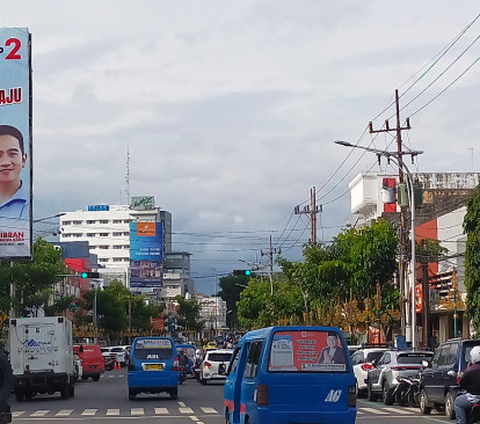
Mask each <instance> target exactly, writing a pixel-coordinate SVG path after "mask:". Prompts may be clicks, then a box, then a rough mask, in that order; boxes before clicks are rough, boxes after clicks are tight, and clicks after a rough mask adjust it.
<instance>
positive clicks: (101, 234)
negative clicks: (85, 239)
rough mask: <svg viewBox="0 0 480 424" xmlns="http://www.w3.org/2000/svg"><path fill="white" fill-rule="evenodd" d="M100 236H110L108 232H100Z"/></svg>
mask: <svg viewBox="0 0 480 424" xmlns="http://www.w3.org/2000/svg"><path fill="white" fill-rule="evenodd" d="M99 236H100V237H108V233H100V234H99Z"/></svg>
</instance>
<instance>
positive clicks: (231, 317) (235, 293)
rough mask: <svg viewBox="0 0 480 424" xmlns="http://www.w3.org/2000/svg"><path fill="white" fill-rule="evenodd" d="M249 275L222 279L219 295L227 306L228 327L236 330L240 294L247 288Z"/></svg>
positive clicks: (230, 276) (229, 276)
mask: <svg viewBox="0 0 480 424" xmlns="http://www.w3.org/2000/svg"><path fill="white" fill-rule="evenodd" d="M249 279H250V277H249V276H247V275H228V276H226V277H222V278H220V282H219V285H220V291H219V292H218V295H219V296H220V297H221V298H222V299H223V300H224V301H225V303H226V304H227V311H228V313H227V327H228V328H236V327H237V325H238V320H237V302H238V301H239V300H240V293H241V292H242V291H243V290H244V289H245V287H247V284H248V280H249Z"/></svg>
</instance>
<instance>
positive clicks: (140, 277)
mask: <svg viewBox="0 0 480 424" xmlns="http://www.w3.org/2000/svg"><path fill="white" fill-rule="evenodd" d="M162 239H163V237H162V223H161V222H131V223H130V287H157V288H160V287H162V285H163V249H162Z"/></svg>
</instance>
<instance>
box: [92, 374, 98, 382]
mask: <svg viewBox="0 0 480 424" xmlns="http://www.w3.org/2000/svg"><path fill="white" fill-rule="evenodd" d="M92 380H93V381H98V380H100V374H93V375H92Z"/></svg>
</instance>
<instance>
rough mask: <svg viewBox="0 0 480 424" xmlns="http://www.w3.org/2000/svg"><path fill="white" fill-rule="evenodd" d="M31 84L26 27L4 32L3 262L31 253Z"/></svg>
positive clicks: (0, 101) (0, 49)
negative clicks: (5, 259) (6, 259)
mask: <svg viewBox="0 0 480 424" xmlns="http://www.w3.org/2000/svg"><path fill="white" fill-rule="evenodd" d="M31 122H32V80H31V35H30V33H29V31H28V29H27V28H0V258H2V259H4V258H9V259H12V260H15V259H22V258H30V257H31V255H32V174H33V173H32V163H33V162H32V127H31Z"/></svg>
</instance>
